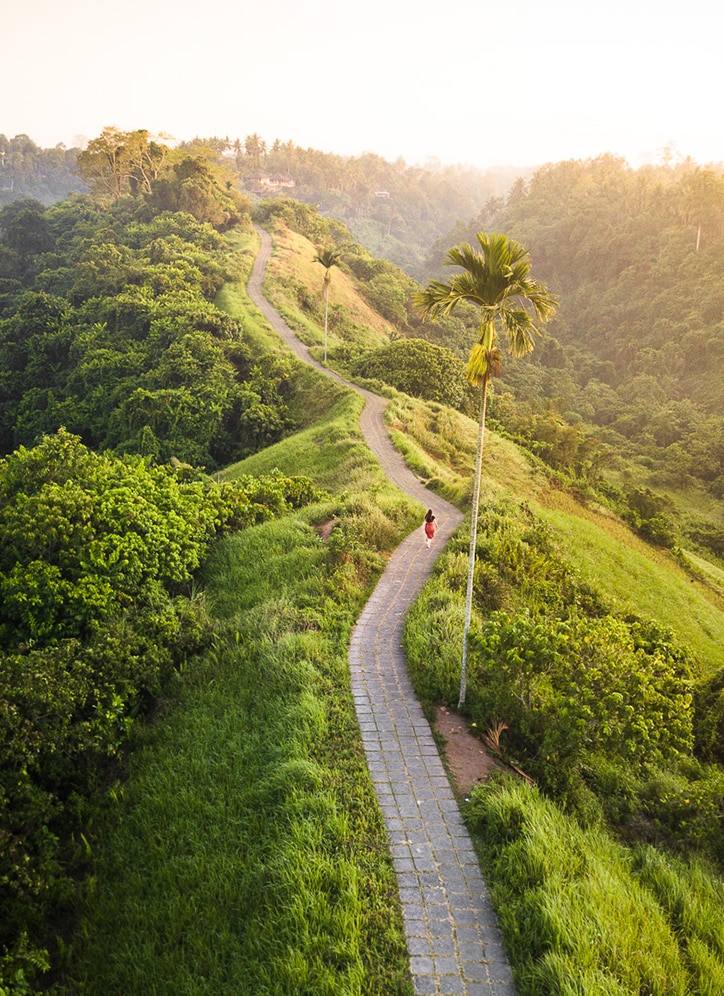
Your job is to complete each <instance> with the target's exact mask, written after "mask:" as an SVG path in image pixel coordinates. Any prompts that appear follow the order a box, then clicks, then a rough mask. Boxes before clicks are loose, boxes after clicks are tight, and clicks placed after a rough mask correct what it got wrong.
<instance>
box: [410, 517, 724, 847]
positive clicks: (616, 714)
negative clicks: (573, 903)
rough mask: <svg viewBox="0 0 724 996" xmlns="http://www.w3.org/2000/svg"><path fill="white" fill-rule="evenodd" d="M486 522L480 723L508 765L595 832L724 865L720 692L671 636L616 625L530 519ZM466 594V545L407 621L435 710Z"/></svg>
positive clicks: (476, 636)
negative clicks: (496, 734) (699, 676)
mask: <svg viewBox="0 0 724 996" xmlns="http://www.w3.org/2000/svg"><path fill="white" fill-rule="evenodd" d="M482 524H483V527H482V529H481V533H480V536H479V541H478V549H477V566H476V572H475V607H476V611H477V612H478V613H479V616H478V617H477V621H476V623H475V625H474V626H473V630H472V633H471V657H470V665H469V667H470V685H469V689H468V697H467V707H466V711H467V712H468V714H469V717H470V720H471V721H472V722H473V723H474V724H475V725H476V727H477V728H478V729H479V730H481V731H484V730H486V729H487V728H496V727H497V726H498V725H499V724H502V725H501V726H500V729H501V730H502V735H501V737H500V738H499V745H500V750H501V752H502V754H503V756H504V757H505V758H507V759H509V760H511V761H513V762H514V763H516V764H517V765H518V766H519V767H522V768H523V769H524V770H525V771H526V772H528V773H529V774H530V775H532V776H533V777H535V779H536V780H537V781H538V783H539V784H540V786H541V788H543V789H545V791H546V792H548V793H549V794H550V795H551V797H552V798H554V799H556V800H558V801H559V802H560V803H562V804H563V805H565V806H567V807H568V808H569V810H570V811H571V812H574V813H576V814H577V815H578V816H579V818H580V819H581V820H582V821H583V822H585V823H593V824H595V823H597V822H600V821H601V820H604V821H605V822H606V823H607V824H608V825H609V826H610V827H612V828H615V829H616V830H617V832H619V833H620V834H621V835H622V836H623V837H624V839H626V840H640V841H646V842H650V843H653V844H656V845H657V846H659V847H664V848H667V849H669V850H677V851H680V852H681V853H684V854H694V853H699V854H702V855H704V856H706V858H707V859H709V860H711V861H712V862H714V863H715V864H717V865H718V864H720V863H721V861H722V859H724V854H723V853H722V850H721V844H720V833H719V822H720V814H721V810H722V804H723V802H724V782H723V781H722V777H723V776H722V774H721V769H720V768H718V767H717V766H715V765H713V764H712V763H711V762H714V761H716V760H717V758H718V754H717V750H718V746H717V745H718V743H719V742H720V731H719V726H718V723H719V719H720V711H721V710H720V708H719V707H720V704H721V703H720V687H719V686H720V684H721V683H720V682H718V681H716V680H715V681H713V682H711V683H710V684H709V685H697V684H695V681H694V677H693V662H692V661H691V660H690V658H689V655H688V654H687V653H686V651H685V650H684V649H683V648H682V647H681V646H680V645H678V644H677V642H676V641H675V640H674V638H673V636H672V634H671V633H670V632H668V631H667V630H666V629H665V628H664V627H662V626H661V625H660V624H655V623H653V622H647V621H645V620H643V619H641V618H638V617H635V616H626V617H620V616H615V615H613V614H612V613H611V611H610V607H609V606H608V605H607V604H606V602H605V600H604V599H603V598H602V597H601V595H600V593H599V592H597V591H596V590H595V589H593V588H592V586H591V585H590V584H588V583H584V582H583V580H582V579H581V578H580V577H578V576H577V575H576V573H575V572H574V571H573V570H572V569H571V567H570V566H569V565H567V564H566V563H565V561H563V560H562V558H561V553H560V549H559V547H558V546H557V545H556V544H555V543H554V542H553V539H552V533H551V532H550V531H549V529H548V528H547V527H546V526H545V525H544V524H543V522H541V520H539V519H537V518H536V517H535V516H534V515H533V513H532V511H531V510H530V508H529V507H527V506H525V505H524V506H522V507H521V506H518V505H516V504H515V503H513V502H511V501H504V500H500V501H498V502H495V503H493V502H491V503H489V504H487V505H485V506H484V507H483V510H482ZM629 576H630V575H629ZM464 586H465V556H464V553H463V551H462V548H461V547H460V546H458V545H455V546H454V547H453V548H452V549H451V550H450V552H448V551H446V552H445V553H443V554H442V556H441V557H440V559H439V561H438V563H437V565H436V569H435V574H434V577H433V580H432V581H431V582H430V583H429V584H428V587H427V589H426V591H425V594H424V595H423V597H422V599H421V600H420V601H419V603H418V604H417V605H416V606H415V607H414V608H413V610H412V612H411V613H410V616H409V617H408V622H407V627H406V635H405V645H406V649H407V654H408V662H409V665H410V668H411V673H412V675H413V680H414V683H415V687H416V688H417V690H418V693H419V694H421V695H422V696H423V697H424V698H425V699H426V700H428V701H430V700H431V701H440V700H443V701H452V700H454V698H455V696H456V694H457V682H458V679H459V670H460V654H461V618H462V610H463V589H464ZM694 750H696V751H697V753H698V754H699V755H700V757H701V758H702V759H703V760H704V761H705V762H707V763H706V764H703V765H702V764H700V763H699V762H697V761H695V760H694V758H693V757H692V752H693V751H694Z"/></svg>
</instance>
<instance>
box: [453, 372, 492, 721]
mask: <svg viewBox="0 0 724 996" xmlns="http://www.w3.org/2000/svg"><path fill="white" fill-rule="evenodd" d="M480 394H481V396H480V427H479V429H478V449H477V452H476V454H475V477H474V480H473V508H472V516H471V520H470V550H469V553H468V586H467V589H466V592H465V627H464V629H463V663H462V668H461V670H460V698H459V700H458V709H460V708H461V707H462V706H463V705H464V704H465V692H466V690H467V683H468V634H469V632H470V619H471V616H472V613H473V581H474V579H475V554H476V550H477V545H478V506H479V505H480V478H481V476H482V468H483V442H484V440H485V415H486V411H487V407H488V375H487V374H486V375H485V378H484V380H483V383H482V385H481V392H480Z"/></svg>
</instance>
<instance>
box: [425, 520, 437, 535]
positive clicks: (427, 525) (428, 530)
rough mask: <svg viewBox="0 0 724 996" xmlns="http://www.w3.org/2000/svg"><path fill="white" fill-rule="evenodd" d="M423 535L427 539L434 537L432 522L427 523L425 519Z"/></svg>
mask: <svg viewBox="0 0 724 996" xmlns="http://www.w3.org/2000/svg"><path fill="white" fill-rule="evenodd" d="M425 535H426V536H427V538H428V539H432V538H433V536H434V535H435V522H434V520H433V521H432V522H428V521H427V519H425Z"/></svg>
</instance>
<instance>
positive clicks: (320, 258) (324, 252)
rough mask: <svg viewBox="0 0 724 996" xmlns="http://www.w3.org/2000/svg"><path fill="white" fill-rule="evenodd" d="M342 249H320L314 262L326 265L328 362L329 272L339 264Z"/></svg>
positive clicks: (325, 309)
mask: <svg viewBox="0 0 724 996" xmlns="http://www.w3.org/2000/svg"><path fill="white" fill-rule="evenodd" d="M341 255H342V250H341V249H320V250H319V252H318V253H317V255H316V256H315V257H314V259H313V260H312V262H314V263H321V264H322V266H323V267H324V362H325V363H326V362H327V315H328V314H329V284H330V281H331V280H332V274H331V273H330V272H329V271H330V270H331V269H332V267H333V266H336V265H337V261H338V260H339V257H340V256H341Z"/></svg>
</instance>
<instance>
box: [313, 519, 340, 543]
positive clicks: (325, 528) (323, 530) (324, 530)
mask: <svg viewBox="0 0 724 996" xmlns="http://www.w3.org/2000/svg"><path fill="white" fill-rule="evenodd" d="M336 523H337V520H336V519H329V520H328V521H327V522H323V523H322V524H321V526H315V527H314V528H315V529H316V530H317V532H318V533H319V535H320V536H321V538H322V541H324V540H328V539H329V535H330V533H331V532H332V530H333V529H334V527H335V525H336Z"/></svg>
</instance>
